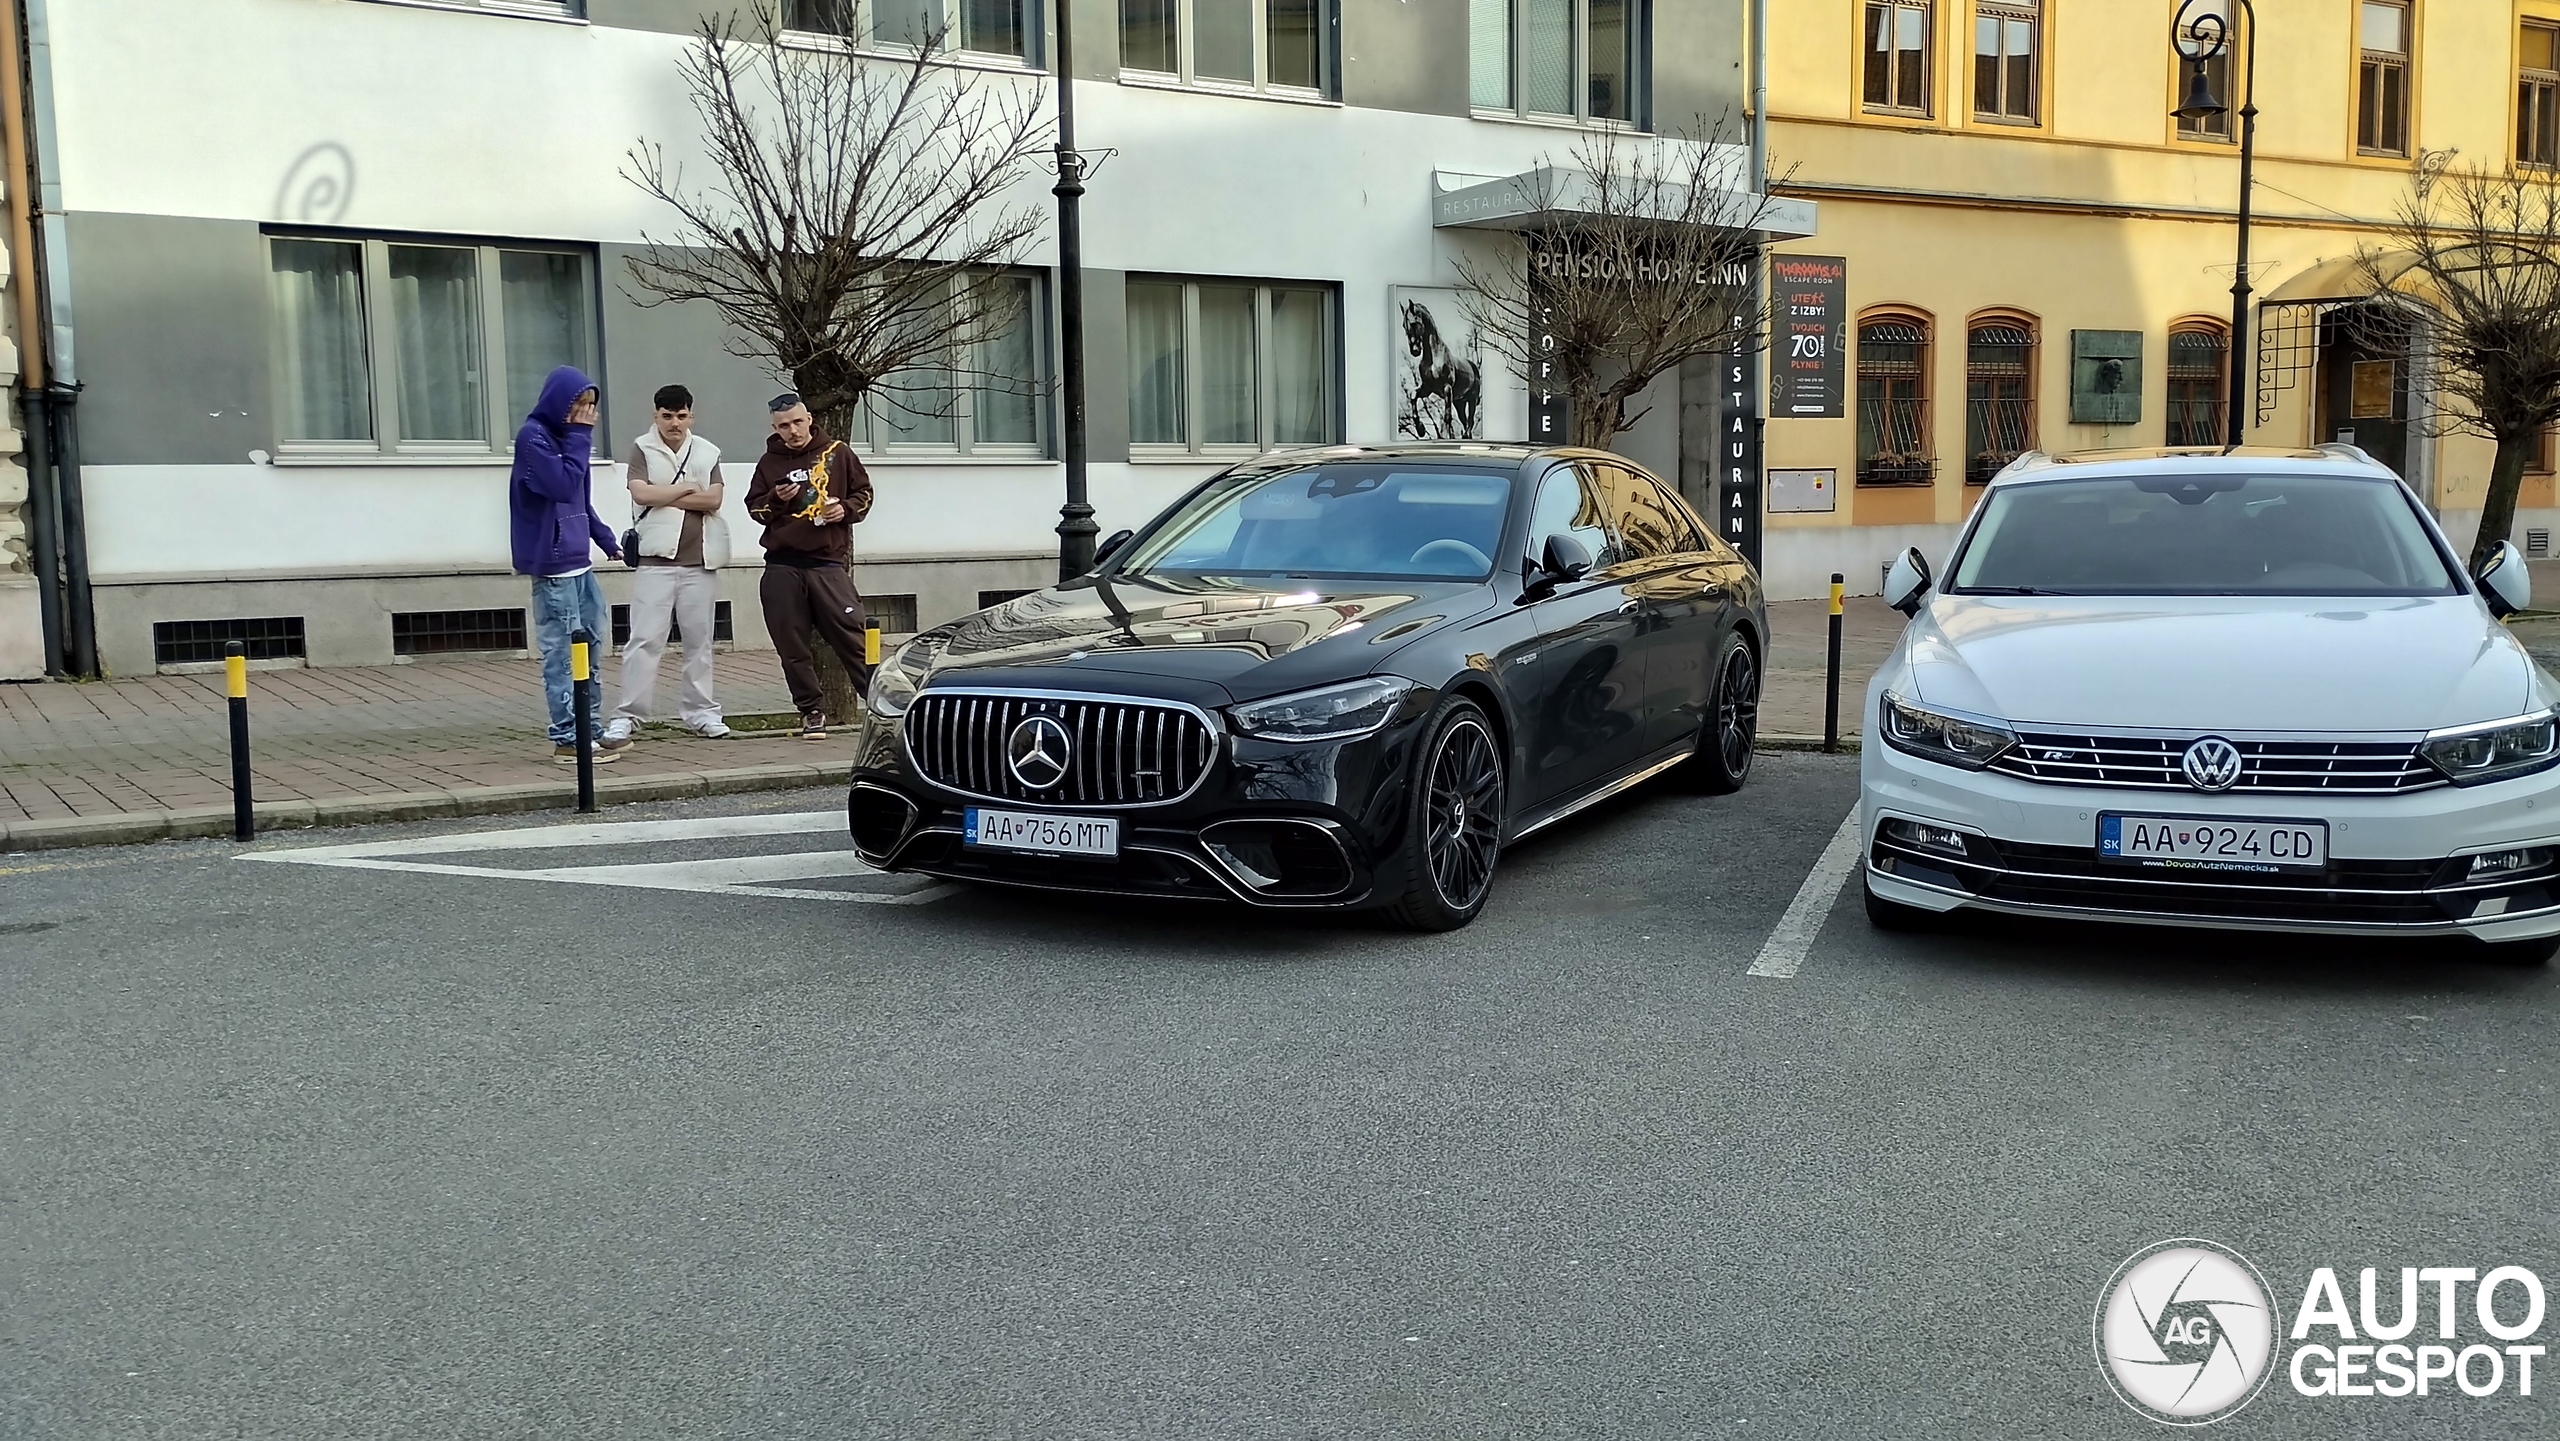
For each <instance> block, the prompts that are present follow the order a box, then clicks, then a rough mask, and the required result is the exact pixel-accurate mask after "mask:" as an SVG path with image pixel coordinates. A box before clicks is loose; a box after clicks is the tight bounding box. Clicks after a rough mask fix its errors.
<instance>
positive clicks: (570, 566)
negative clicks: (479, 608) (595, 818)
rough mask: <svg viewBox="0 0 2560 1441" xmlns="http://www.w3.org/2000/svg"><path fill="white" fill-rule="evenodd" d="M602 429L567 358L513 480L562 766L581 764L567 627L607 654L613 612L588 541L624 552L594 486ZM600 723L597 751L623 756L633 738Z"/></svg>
mask: <svg viewBox="0 0 2560 1441" xmlns="http://www.w3.org/2000/svg"><path fill="white" fill-rule="evenodd" d="M595 428H596V383H595V382H594V381H592V380H589V379H587V377H586V376H585V375H583V374H581V373H580V372H579V371H578V370H576V369H574V368H573V367H570V366H566V365H564V366H561V367H560V368H559V369H558V370H555V371H553V372H551V376H550V378H549V379H547V380H545V381H543V382H542V396H541V398H540V399H538V400H536V401H534V403H533V413H532V414H531V415H528V416H526V417H525V418H524V426H523V428H522V429H520V430H518V431H517V432H516V464H515V473H514V474H513V475H512V476H510V477H509V479H508V482H507V512H508V522H509V524H508V529H509V531H510V532H511V533H512V539H513V540H514V543H515V566H516V574H518V575H522V576H529V577H531V578H532V581H533V633H534V644H535V646H536V647H537V648H538V649H539V650H540V651H541V653H542V694H543V698H544V699H545V700H546V701H547V702H549V704H550V708H551V758H552V759H553V760H555V761H557V762H559V763H560V764H562V765H576V764H577V763H578V723H577V711H576V709H575V702H574V699H573V697H572V694H571V692H570V689H569V633H570V632H571V631H574V630H577V629H579V628H581V627H584V628H585V630H586V632H587V634H588V636H589V637H590V638H591V639H592V640H593V642H594V652H595V653H598V654H600V653H601V652H602V651H603V649H604V641H605V636H606V634H607V624H606V623H607V620H608V618H609V617H608V613H607V611H606V610H605V608H604V591H603V589H602V588H601V587H599V586H598V585H597V584H596V567H595V561H594V560H593V559H592V558H591V556H590V554H589V552H588V546H589V545H590V544H592V545H594V546H596V547H598V548H600V549H602V550H603V551H604V553H605V556H606V558H607V559H612V560H619V559H621V557H622V550H621V547H620V545H619V543H618V542H617V541H616V540H615V538H614V534H613V531H612V529H611V528H609V527H608V526H606V525H605V523H604V520H603V518H602V517H600V516H598V515H597V514H596V508H595V501H594V500H593V499H592V497H591V496H590V495H589V492H588V488H587V486H588V477H589V475H590V474H591V472H592V471H593V469H594V456H595ZM597 709H598V710H599V711H601V710H602V709H603V707H601V706H599V707H597ZM593 726H594V729H593V732H592V733H593V735H594V737H595V758H596V759H597V760H598V761H599V762H602V761H615V760H620V759H621V758H622V752H623V751H624V750H625V749H627V748H628V747H629V746H630V744H631V743H630V742H629V741H607V740H606V739H605V738H604V733H603V719H602V717H601V716H598V717H596V718H594V721H593Z"/></svg>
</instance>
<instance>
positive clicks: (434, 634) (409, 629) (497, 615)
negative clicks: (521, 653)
mask: <svg viewBox="0 0 2560 1441" xmlns="http://www.w3.org/2000/svg"><path fill="white" fill-rule="evenodd" d="M523 649H525V639H524V612H523V611H522V610H410V611H400V612H396V613H395V614H393V616H392V617H391V653H392V654H393V655H450V654H453V653H455V652H459V651H491V650H499V651H505V650H523Z"/></svg>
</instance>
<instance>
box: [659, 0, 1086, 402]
mask: <svg viewBox="0 0 2560 1441" xmlns="http://www.w3.org/2000/svg"><path fill="white" fill-rule="evenodd" d="M785 30H791V31H794V32H804V33H805V32H816V33H821V34H831V35H837V36H844V37H850V36H851V35H852V34H853V33H854V31H853V5H852V3H851V0H753V3H752V5H751V6H750V7H749V9H748V10H747V11H746V13H744V14H739V13H737V12H733V11H721V12H715V13H713V14H711V15H708V16H706V17H705V18H704V19H703V20H702V22H701V28H700V30H699V31H698V32H697V34H696V36H695V40H694V43H693V45H692V47H691V48H690V49H689V50H688V51H687V53H686V55H685V58H684V59H683V61H682V62H680V65H679V72H680V74H681V75H682V78H683V81H684V85H685V89H686V91H687V92H688V94H689V96H690V98H691V100H692V103H693V111H694V114H695V116H696V117H697V118H698V119H699V120H700V122H701V126H702V140H703V145H704V148H705V149H707V150H708V151H709V152H710V159H711V164H712V168H713V172H714V173H713V174H712V175H711V176H709V177H705V178H703V179H700V180H697V179H696V178H694V177H691V176H688V175H687V174H686V173H685V171H684V168H683V165H682V163H681V162H674V161H670V160H669V159H668V157H667V153H666V149H665V147H664V146H663V145H661V144H657V143H652V142H647V141H643V142H642V143H641V144H639V145H637V146H635V147H634V148H633V149H632V151H631V153H630V157H629V164H628V165H627V167H626V168H625V170H624V175H625V176H626V177H627V178H628V179H629V180H630V181H631V182H632V183H633V184H634V185H636V186H638V187H639V188H640V189H641V190H642V191H644V192H646V193H647V194H648V195H649V196H650V197H651V198H653V199H655V200H657V201H659V202H660V203H662V204H664V205H665V206H666V207H667V208H668V209H669V210H670V211H672V212H673V213H674V215H675V227H674V230H673V232H672V233H671V234H666V235H649V236H644V239H646V240H647V241H648V242H649V249H648V250H647V251H646V252H645V253H643V254H641V255H637V256H634V257H633V258H632V260H631V279H632V282H633V284H634V285H635V286H636V287H637V288H638V291H639V296H638V298H639V299H641V301H642V303H644V304H652V305H654V304H663V303H666V302H669V301H684V300H701V301H708V302H709V303H710V304H711V305H712V306H713V307H715V308H716V309H717V310H718V311H719V312H720V315H721V317H722V318H723V319H725V320H726V321H727V322H728V324H729V330H730V340H729V348H730V350H731V352H732V353H733V354H736V355H738V356H740V357H741V358H744V359H749V360H754V361H758V362H760V363H762V364H765V365H769V366H771V367H773V369H774V371H775V373H776V374H777V375H780V376H788V377H789V379H790V383H791V386H792V388H793V389H794V390H797V391H798V392H799V393H800V395H801V397H802V398H803V399H805V400H806V401H807V402H808V404H809V408H810V410H811V411H812V412H814V413H815V414H816V415H817V417H818V419H819V421H820V422H821V423H822V424H823V425H825V427H826V429H827V431H828V433H829V434H831V435H833V436H835V437H837V438H838V439H842V438H845V437H846V436H847V435H849V434H850V432H851V430H852V426H853V422H854V419H855V414H856V407H857V406H858V405H860V404H861V403H862V401H863V400H864V399H865V397H867V396H870V395H871V394H872V393H873V392H874V391H885V392H887V394H886V396H885V398H886V399H887V400H889V401H890V402H892V403H894V404H896V405H898V406H899V407H901V408H903V409H905V410H907V411H909V412H911V413H914V414H918V415H940V414H946V413H948V410H949V408H950V406H951V404H952V401H951V398H950V397H951V395H952V384H951V375H952V372H953V371H954V370H965V369H966V368H967V359H966V355H965V347H963V346H961V345H960V344H959V342H961V341H963V340H965V339H967V338H969V337H971V336H976V335H983V334H987V333H990V332H992V331H997V330H1001V329H1002V328H1003V327H1004V326H1005V325H1007V324H1009V323H1010V322H1011V321H1012V320H1013V319H1014V318H1015V311H1016V310H1017V309H1018V307H1019V306H1020V303H1021V302H1020V300H1019V298H1018V297H1019V295H1020V291H1019V288H1018V287H1015V286H1010V285H1006V284H1003V283H1002V276H1001V271H1002V268H1003V267H1004V266H1006V265H1009V264H1011V263H1013V262H1014V261H1015V260H1017V259H1019V258H1020V256H1021V254H1022V251H1023V249H1024V247H1025V246H1026V245H1027V244H1028V243H1029V242H1030V240H1031V238H1032V237H1033V236H1034V235H1035V234H1037V233H1038V231H1039V229H1040V226H1041V224H1042V214H1043V213H1042V211H1041V210H1040V209H1039V208H1037V207H1036V206H1033V205H1025V204H1008V203H1006V201H1005V192H1006V190H1007V189H1008V188H1009V187H1010V186H1011V185H1013V184H1014V182H1015V181H1016V180H1017V179H1019V178H1021V177H1022V176H1023V175H1024V173H1025V172H1026V171H1027V170H1028V169H1029V168H1030V167H1031V166H1032V164H1033V163H1034V162H1035V160H1036V158H1037V157H1038V156H1039V155H1040V153H1041V152H1042V151H1044V150H1045V149H1047V148H1048V147H1049V145H1050V139H1049V132H1050V121H1049V119H1048V111H1047V108H1046V104H1045V92H1044V88H1043V87H1042V86H1041V85H1040V84H1039V83H1038V82H1032V81H1013V80H1004V79H997V78H994V77H990V76H988V75H987V74H985V73H984V72H982V71H977V70H972V69H968V68H964V67H959V66H952V65H946V64H941V63H938V61H939V57H940V56H941V55H942V54H943V52H944V46H945V40H946V38H947V34H948V32H947V30H946V29H945V28H943V27H941V26H938V25H937V26H932V27H929V28H928V29H926V30H925V31H923V32H922V33H920V34H918V35H916V36H915V37H914V42H915V48H914V54H913V56H912V57H910V58H905V59H897V60H882V59H878V58H869V57H858V56H856V55H855V54H854V51H853V47H852V44H851V42H850V39H849V38H848V39H847V40H846V41H845V43H842V44H834V45H828V44H811V43H809V42H808V41H806V40H798V39H795V40H794V41H792V42H790V43H784V42H783V39H782V36H783V32H784V31H785Z"/></svg>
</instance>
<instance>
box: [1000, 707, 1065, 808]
mask: <svg viewBox="0 0 2560 1441" xmlns="http://www.w3.org/2000/svg"><path fill="white" fill-rule="evenodd" d="M1072 744H1073V743H1072V742H1071V741H1069V740H1068V738H1067V728H1066V727H1065V726H1063V725H1060V724H1059V723H1058V722H1057V721H1056V720H1054V719H1052V718H1051V717H1048V716H1044V715H1035V716H1024V717H1023V718H1022V721H1021V723H1020V724H1019V725H1016V726H1015V727H1014V728H1013V734H1012V735H1010V736H1008V737H1006V738H1005V743H1004V756H1005V763H1006V764H1008V765H1010V766H1012V767H1013V774H1014V778H1015V779H1017V780H1019V781H1021V782H1022V783H1023V784H1024V785H1026V786H1029V787H1030V788H1031V789H1033V790H1035V791H1045V790H1047V789H1049V788H1050V787H1051V786H1054V785H1056V784H1057V783H1058V782H1060V781H1062V780H1065V779H1066V778H1067V755H1068V750H1069V747H1070V746H1071V745H1072Z"/></svg>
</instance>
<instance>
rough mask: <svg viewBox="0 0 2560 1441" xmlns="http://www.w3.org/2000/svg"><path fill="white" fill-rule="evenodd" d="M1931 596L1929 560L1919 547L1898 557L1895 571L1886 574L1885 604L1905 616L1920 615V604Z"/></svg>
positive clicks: (1894, 564) (1914, 547) (1895, 561)
mask: <svg viewBox="0 0 2560 1441" xmlns="http://www.w3.org/2000/svg"><path fill="white" fill-rule="evenodd" d="M1928 595H1929V558H1928V557H1927V556H1925V555H1922V554H1921V553H1920V548H1919V547H1918V546H1913V547H1912V548H1911V549H1909V550H1906V551H1904V552H1903V553H1902V554H1901V555H1900V556H1898V557H1896V558H1895V560H1894V562H1893V569H1891V570H1888V571H1886V572H1885V573H1884V603H1885V604H1886V605H1889V606H1892V607H1893V608H1894V609H1895V610H1898V611H1900V612H1902V613H1903V614H1904V615H1918V614H1919V613H1920V603H1921V602H1922V601H1923V600H1926V599H1927V598H1928Z"/></svg>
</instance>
